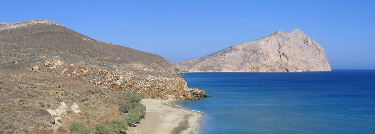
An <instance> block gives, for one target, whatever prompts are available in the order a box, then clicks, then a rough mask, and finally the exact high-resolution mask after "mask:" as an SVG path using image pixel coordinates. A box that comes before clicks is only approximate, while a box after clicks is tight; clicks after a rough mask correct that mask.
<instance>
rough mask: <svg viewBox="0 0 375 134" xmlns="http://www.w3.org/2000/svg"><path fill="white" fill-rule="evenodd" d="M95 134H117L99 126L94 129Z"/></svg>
mask: <svg viewBox="0 0 375 134" xmlns="http://www.w3.org/2000/svg"><path fill="white" fill-rule="evenodd" d="M95 134H118V133H115V132H113V131H112V130H111V129H110V128H109V127H106V126H103V125H99V126H96V127H95Z"/></svg>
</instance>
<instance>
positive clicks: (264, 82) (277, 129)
mask: <svg viewBox="0 0 375 134" xmlns="http://www.w3.org/2000/svg"><path fill="white" fill-rule="evenodd" d="M184 78H185V79H186V80H187V81H188V84H189V86H190V87H193V88H200V89H205V90H206V91H207V93H208V94H210V95H212V97H210V98H207V99H203V100H199V101H191V102H183V103H181V105H183V106H184V107H186V108H189V109H194V110H199V111H202V112H204V114H205V118H204V120H203V121H202V123H201V129H200V130H199V133H200V134H375V70H336V71H332V72H305V73H185V74H184Z"/></svg>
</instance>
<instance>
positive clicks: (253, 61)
mask: <svg viewBox="0 0 375 134" xmlns="http://www.w3.org/2000/svg"><path fill="white" fill-rule="evenodd" d="M176 66H177V68H179V69H180V70H182V71H187V72H305V71H331V66H330V64H329V61H328V59H327V56H326V54H325V52H324V49H323V48H322V47H321V46H320V45H319V44H318V43H317V42H316V41H315V40H313V39H312V38H311V37H309V36H308V35H306V34H305V33H303V32H302V31H301V30H299V29H296V30H294V31H293V32H291V33H287V32H283V31H277V32H274V33H273V34H271V35H269V36H267V37H264V38H261V39H258V40H255V41H251V42H247V43H243V44H238V45H234V46H231V47H229V48H226V49H223V50H221V51H218V52H215V53H213V54H210V55H208V56H204V57H201V58H195V59H191V60H187V61H183V62H180V63H177V64H176Z"/></svg>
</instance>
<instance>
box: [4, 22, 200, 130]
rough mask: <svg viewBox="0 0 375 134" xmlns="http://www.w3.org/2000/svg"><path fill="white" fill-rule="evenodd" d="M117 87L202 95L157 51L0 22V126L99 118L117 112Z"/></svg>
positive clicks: (62, 125) (55, 27)
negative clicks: (140, 49)
mask: <svg viewBox="0 0 375 134" xmlns="http://www.w3.org/2000/svg"><path fill="white" fill-rule="evenodd" d="M125 93H140V94H143V95H144V96H145V98H155V99H168V98H171V99H179V100H194V99H200V98H202V97H205V96H206V94H205V92H204V91H203V90H199V89H191V88H189V87H188V86H187V83H186V82H185V80H184V79H183V78H181V77H180V76H179V75H178V72H177V69H176V68H175V67H174V66H173V65H172V64H171V63H170V62H168V61H166V60H164V59H163V58H162V57H160V56H158V55H154V54H150V53H146V52H142V51H138V50H134V49H131V48H127V47H123V46H119V45H115V44H111V43H104V42H101V41H97V40H95V39H92V38H90V37H87V36H84V35H82V34H79V33H77V32H75V31H72V30H70V29H68V28H66V27H65V26H63V25H61V24H57V23H54V22H51V21H25V22H20V23H14V24H12V23H0V133H26V132H30V131H32V132H35V131H39V130H40V131H42V130H48V129H51V128H55V129H58V130H59V131H63V132H64V131H66V130H67V128H68V126H69V125H70V124H71V123H72V122H81V123H83V124H85V125H88V126H94V125H97V124H105V123H108V122H109V121H111V120H112V119H115V118H117V117H119V116H124V115H122V114H123V113H121V112H119V110H118V104H119V103H122V102H124V101H125V100H124V94H125ZM37 133H41V132H37ZM47 133H48V131H47Z"/></svg>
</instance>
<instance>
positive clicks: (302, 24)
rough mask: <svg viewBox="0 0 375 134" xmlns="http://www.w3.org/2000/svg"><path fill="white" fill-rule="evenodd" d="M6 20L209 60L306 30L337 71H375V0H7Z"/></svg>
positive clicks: (172, 55) (173, 56)
mask: <svg viewBox="0 0 375 134" xmlns="http://www.w3.org/2000/svg"><path fill="white" fill-rule="evenodd" d="M0 6H1V8H0V12H1V14H0V22H18V21H23V20H32V19H42V20H52V21H55V22H58V23H61V24H63V25H65V26H67V27H69V28H71V29H73V30H75V31H77V32H80V33H83V34H85V35H88V36H91V37H93V38H95V39H98V40H102V41H105V42H112V43H115V44H120V45H124V46H128V47H132V48H135V49H139V50H143V51H146V52H151V53H155V54H158V55H161V56H163V57H165V58H166V59H168V60H171V61H182V60H186V59H190V58H195V57H201V56H205V55H208V54H210V53H213V52H215V51H218V50H221V49H223V48H226V47H229V46H231V45H235V44H238V43H241V42H247V41H252V40H255V39H257V38H260V37H263V36H267V35H269V34H271V33H272V32H274V31H276V30H283V31H286V32H290V31H292V30H293V29H295V28H300V29H301V30H302V31H303V32H305V33H307V34H308V35H310V36H312V37H313V38H314V39H315V40H316V41H318V42H319V43H320V44H321V45H322V46H323V47H324V48H325V50H326V52H327V54H328V56H329V60H330V62H331V64H332V66H333V68H336V69H375V0H303V1H302V0H257V1H256V0H242V1H241V0H222V1H220V0H149V1H142V0H133V1H127V0H118V1H110V0H105V1H94V0H87V1H84V0H79V1H78V0H64V1H61V0H48V1H47V0H45V1H42V0H24V1H15V0H2V2H1V5H0Z"/></svg>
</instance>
